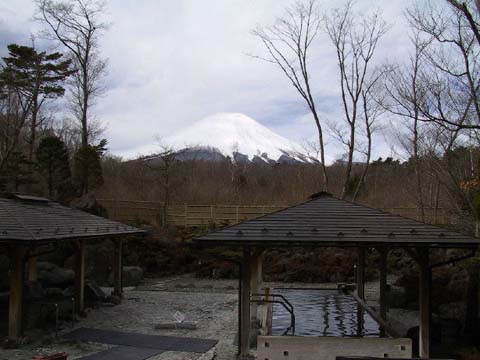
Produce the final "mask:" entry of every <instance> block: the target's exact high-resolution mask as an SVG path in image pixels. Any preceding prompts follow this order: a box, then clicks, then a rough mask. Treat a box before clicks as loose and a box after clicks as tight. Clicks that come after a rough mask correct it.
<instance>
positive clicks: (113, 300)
mask: <svg viewBox="0 0 480 360" xmlns="http://www.w3.org/2000/svg"><path fill="white" fill-rule="evenodd" d="M105 301H106V302H107V303H111V304H114V305H120V304H121V302H122V299H121V298H120V297H119V296H117V295H110V296H108V297H107V298H106V299H105Z"/></svg>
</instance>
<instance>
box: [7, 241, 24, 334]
mask: <svg viewBox="0 0 480 360" xmlns="http://www.w3.org/2000/svg"><path fill="white" fill-rule="evenodd" d="M10 254H11V255H10V261H11V263H10V297H9V310H8V339H9V340H13V341H16V340H18V338H19V337H20V336H21V334H22V310H23V278H24V275H25V274H24V273H25V263H24V260H25V248H24V247H23V246H21V245H17V246H15V247H14V248H13V249H12V251H11V253H10Z"/></svg>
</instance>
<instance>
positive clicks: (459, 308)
mask: <svg viewBox="0 0 480 360" xmlns="http://www.w3.org/2000/svg"><path fill="white" fill-rule="evenodd" d="M465 311H466V303H465V302H464V301H457V302H452V303H447V304H441V305H439V306H438V313H439V314H440V315H441V316H442V317H445V318H450V319H459V320H462V321H463V320H464V318H465Z"/></svg>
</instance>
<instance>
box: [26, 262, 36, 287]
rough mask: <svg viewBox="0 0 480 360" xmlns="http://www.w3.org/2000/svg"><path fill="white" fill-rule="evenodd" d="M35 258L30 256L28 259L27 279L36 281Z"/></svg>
mask: <svg viewBox="0 0 480 360" xmlns="http://www.w3.org/2000/svg"><path fill="white" fill-rule="evenodd" d="M37 260H38V258H37V257H36V256H32V257H30V258H29V259H28V276H27V279H28V281H31V282H36V281H38V268H37Z"/></svg>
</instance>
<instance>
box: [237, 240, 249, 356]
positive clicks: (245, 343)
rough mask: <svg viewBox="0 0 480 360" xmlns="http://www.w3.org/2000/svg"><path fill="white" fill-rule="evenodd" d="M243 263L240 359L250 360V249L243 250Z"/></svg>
mask: <svg viewBox="0 0 480 360" xmlns="http://www.w3.org/2000/svg"><path fill="white" fill-rule="evenodd" d="M242 260H243V263H242V269H243V271H242V294H241V295H242V296H241V298H240V308H241V314H242V317H241V325H240V357H239V358H240V359H249V352H248V349H249V347H250V282H251V251H250V248H249V247H245V248H244V249H243V259H242Z"/></svg>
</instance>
